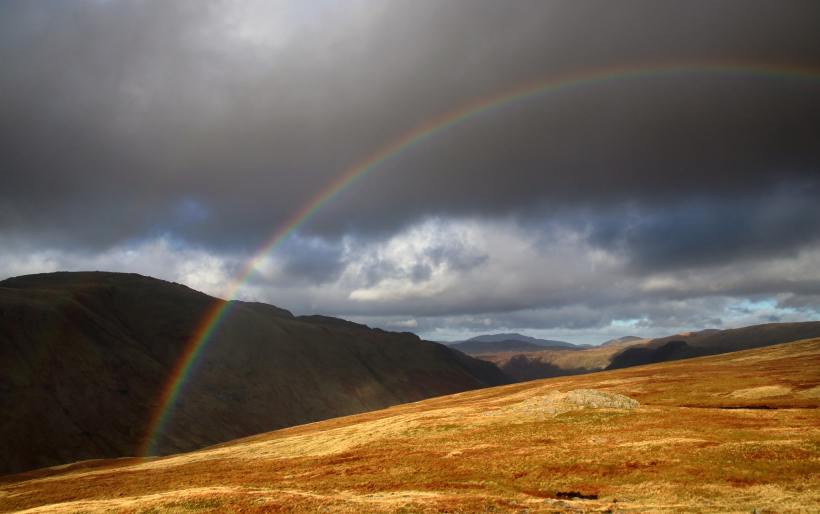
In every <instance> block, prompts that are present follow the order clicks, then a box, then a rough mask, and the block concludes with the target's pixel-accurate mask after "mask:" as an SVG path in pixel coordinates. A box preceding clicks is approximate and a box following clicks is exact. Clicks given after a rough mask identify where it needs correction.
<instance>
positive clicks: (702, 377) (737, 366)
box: [0, 339, 820, 513]
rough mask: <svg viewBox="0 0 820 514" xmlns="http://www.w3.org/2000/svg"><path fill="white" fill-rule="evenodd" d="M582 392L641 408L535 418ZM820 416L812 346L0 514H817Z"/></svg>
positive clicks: (260, 440) (622, 376)
mask: <svg viewBox="0 0 820 514" xmlns="http://www.w3.org/2000/svg"><path fill="white" fill-rule="evenodd" d="M577 389H595V390H597V391H603V392H609V393H619V394H622V395H626V396H627V397H629V398H632V399H635V400H637V401H638V402H639V403H640V404H641V405H640V407H638V408H625V407H626V406H625V407H624V408H610V407H606V406H604V407H603V408H590V404H589V403H587V404H585V405H584V407H585V408H583V409H580V408H575V409H569V408H567V409H557V410H560V411H561V412H559V413H557V414H556V413H551V412H548V411H546V410H545V409H546V408H542V409H541V410H539V406H540V407H544V406H545V405H546V406H547V407H549V408H551V409H552V408H553V407H554V406H555V405H564V406H565V407H566V406H567V405H569V406H572V405H575V406H576V407H580V405H581V404H579V403H577V402H578V401H580V400H577V398H578V395H575V396H572V398H576V403H574V404H573V403H571V402H570V403H561V402H568V401H569V400H567V399H566V398H570V397H568V396H567V395H566V394H565V393H566V392H568V391H570V390H577ZM554 391H559V393H554ZM550 394H552V396H550ZM545 398H546V399H547V400H548V401H547V400H545ZM589 401H592V400H589ZM556 402H558V403H556ZM596 406H598V405H597V404H596ZM818 406H820V339H814V340H807V341H800V342H795V343H789V344H785V345H779V346H775V347H769V348H763V349H757V350H749V351H745V352H737V353H733V354H726V355H721V356H716V357H705V358H700V359H692V360H688V361H679V362H673V363H664V364H659V365H653V366H645V367H640V368H630V369H625V370H618V371H612V372H604V373H598V374H594V375H584V376H578V377H564V378H559V379H550V380H540V381H535V382H528V383H524V384H516V385H512V386H506V387H500V388H493V389H485V390H481V391H473V392H469V393H462V394H459V395H453V396H449V397H443V398H436V399H433V400H427V401H424V402H419V403H416V404H409V405H403V406H399V407H394V408H391V409H387V410H383V411H378V412H372V413H368V414H363V415H358V416H350V417H347V418H339V419H335V420H330V421H326V422H322V423H315V424H312V425H305V426H301V427H294V428H290V429H287V430H281V431H278V432H272V433H268V434H263V435H259V436H255V437H252V438H247V439H243V440H239V441H233V442H231V443H226V444H223V445H220V446H216V447H212V448H209V449H205V450H201V451H197V452H193V453H189V454H181V455H175V456H170V457H165V458H158V459H150V460H140V459H119V460H112V461H96V462H86V463H78V464H75V465H70V466H63V467H60V468H50V469H46V470H40V471H37V472H32V473H28V474H24V475H17V476H13V477H6V478H3V479H0V512H60V513H63V512H64V513H74V512H88V513H97V512H106V513H136V512H146V513H148V512H154V513H166V512H167V513H171V512H179V513H189V512H195V513H207V512H247V513H255V512H260V513H261V512H320V513H321V512H337V513H354V512H397V513H398V512H404V513H420V512H455V511H458V512H460V513H465V512H486V511H490V512H526V511H528V512H530V513H536V512H573V511H575V512H577V511H579V510H583V511H585V512H607V511H609V512H617V511H621V512H624V513H632V512H647V513H649V512H715V513H717V512H721V513H726V512H738V513H741V512H743V513H750V512H752V510H753V509H755V508H758V509H761V511H762V512H773V513H774V512H777V513H791V512H795V513H797V512H820V409H818V408H817V407H818ZM598 407H600V406H598ZM553 410H555V409H553ZM576 495H578V496H585V497H587V498H592V497H597V499H583V500H582V499H578V500H573V499H571V498H572V497H573V496H576ZM566 497H569V498H566ZM559 499H560V501H561V502H563V504H562V503H558V501H559ZM618 499H622V500H633V501H617V502H615V501H614V500H618ZM325 509H326V510H325Z"/></svg>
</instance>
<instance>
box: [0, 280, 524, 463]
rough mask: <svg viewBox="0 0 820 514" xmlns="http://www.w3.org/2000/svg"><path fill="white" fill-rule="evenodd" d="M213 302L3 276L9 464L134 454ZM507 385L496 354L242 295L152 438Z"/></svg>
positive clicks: (175, 290)
mask: <svg viewBox="0 0 820 514" xmlns="http://www.w3.org/2000/svg"><path fill="white" fill-rule="evenodd" d="M215 302H221V300H217V299H215V298H212V297H210V296H208V295H205V294H203V293H200V292H197V291H194V290H192V289H190V288H188V287H185V286H182V285H179V284H173V283H169V282H164V281H161V280H156V279H152V278H148V277H143V276H139V275H134V274H119V273H99V272H93V273H91V272H89V273H50V274H42V275H31V276H24V277H16V278H12V279H7V280H4V281H2V282H0V455H3V458H2V459H0V474H8V473H15V472H21V471H25V470H29V469H35V468H40V467H44V466H52V465H57V464H63V463H68V462H74V461H77V460H84V459H93V458H110V457H122V456H128V455H134V454H135V452H136V451H138V448H139V447H140V445H141V444H142V443H143V442H144V440H145V437H146V430H147V428H148V426H147V424H148V422H149V420H150V419H151V418H152V416H153V415H154V414H155V413H156V411H157V408H158V407H159V406H158V405H157V401H158V398H159V397H160V393H161V391H162V390H163V388H164V387H165V386H166V383H167V381H168V377H169V373H170V371H171V369H172V367H173V366H174V365H175V364H176V363H177V361H178V360H179V357H180V355H181V353H182V351H183V349H184V348H185V347H186V346H187V345H188V343H189V341H190V340H191V339H192V338H193V336H194V334H195V332H196V330H197V327H198V326H199V325H200V323H201V322H202V320H203V317H204V316H205V314H206V313H207V312H208V310H209V309H210V308H211V307H212V306H213V305H214V303H215ZM510 382H511V380H510V379H509V378H508V377H506V376H505V375H504V374H503V373H501V372H500V371H499V370H498V369H497V368H496V367H495V366H494V365H493V364H491V363H488V362H484V361H479V360H476V359H473V358H471V357H468V356H466V355H464V354H461V353H459V352H457V351H454V350H452V349H449V348H447V347H445V346H443V345H440V344H437V343H432V342H428V341H421V340H419V339H418V338H417V337H416V336H415V335H413V334H408V333H404V334H396V333H391V332H385V331H381V330H373V329H369V328H367V327H366V326H364V325H358V324H355V323H350V322H346V321H343V320H337V319H334V318H327V317H323V316H308V317H298V318H296V317H294V316H293V315H291V313H290V312H288V311H286V310H284V309H279V308H277V307H274V306H271V305H265V304H260V303H247V302H234V305H233V306H232V310H231V311H230V313H229V315H228V316H227V317H226V318H225V320H224V322H223V323H222V324H221V325H220V327H219V328H218V330H217V331H216V333H215V334H214V336H213V338H212V340H211V342H210V343H209V345H208V346H207V347H206V348H205V349H204V351H203V352H202V353H201V355H200V357H199V359H198V361H197V364H196V365H195V366H194V371H193V372H192V373H191V374H190V376H188V377H187V380H186V382H185V385H184V388H183V394H182V395H181V396H180V400H179V401H178V402H177V403H176V404H175V406H174V408H173V409H172V411H171V413H170V415H169V416H168V418H167V420H168V421H167V425H166V429H165V430H164V431H163V433H162V436H161V437H160V438H159V440H158V441H157V445H156V448H157V451H158V453H159V454H168V453H176V452H180V451H190V450H193V449H196V448H202V447H204V446H208V445H212V444H216V443H219V442H222V441H227V440H231V439H235V438H237V437H244V436H248V435H251V434H256V433H260V432H266V431H270V430H274V429H278V428H284V427H289V426H294V425H299V424H303V423H310V422H314V421H319V420H324V419H328V418H332V417H337V416H344V415H349V414H354V413H359V412H366V411H371V410H374V409H383V408H386V407H389V406H391V405H397V404H400V403H405V402H414V401H418V400H423V399H426V398H431V397H434V396H440V395H445V394H451V393H456V392H461V391H467V390H471V389H477V388H482V387H486V386H490V385H499V384H504V383H510Z"/></svg>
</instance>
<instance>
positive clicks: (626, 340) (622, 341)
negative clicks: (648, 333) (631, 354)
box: [600, 336, 648, 348]
mask: <svg viewBox="0 0 820 514" xmlns="http://www.w3.org/2000/svg"><path fill="white" fill-rule="evenodd" d="M638 341H648V339H643V338H640V337H635V336H624V337H619V338H618V339H610V340H609V341H607V342H605V343H601V346H600V348H609V347H613V346H625V345H628V344H631V343H636V342H638Z"/></svg>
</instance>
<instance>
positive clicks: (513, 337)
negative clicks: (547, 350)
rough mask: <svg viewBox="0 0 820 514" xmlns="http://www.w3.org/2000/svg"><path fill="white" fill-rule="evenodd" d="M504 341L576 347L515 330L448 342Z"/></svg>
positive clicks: (449, 344)
mask: <svg viewBox="0 0 820 514" xmlns="http://www.w3.org/2000/svg"><path fill="white" fill-rule="evenodd" d="M502 341H523V342H525V343H532V344H534V345H537V346H567V347H573V348H574V347H576V346H577V345H574V344H572V343H567V342H566V341H552V340H550V339H538V338H537V337H530V336H524V335H521V334H516V333H515V332H512V333H509V334H487V335H481V336H475V337H471V338H470V339H465V340H464V341H453V342H449V343H446V344H447V345H448V346H454V345H456V344H460V343H466V342H480V343H500V342H502Z"/></svg>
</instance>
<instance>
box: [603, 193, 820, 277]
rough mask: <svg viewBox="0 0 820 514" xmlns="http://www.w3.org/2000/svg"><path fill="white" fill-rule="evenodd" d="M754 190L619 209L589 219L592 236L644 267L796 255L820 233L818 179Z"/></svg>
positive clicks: (659, 268) (634, 265) (819, 238)
mask: <svg viewBox="0 0 820 514" xmlns="http://www.w3.org/2000/svg"><path fill="white" fill-rule="evenodd" d="M755 193H756V194H747V195H743V196H740V195H736V196H729V197H717V198H704V197H697V198H694V199H685V200H683V201H677V202H668V204H667V205H659V206H656V207H655V208H654V209H652V210H644V211H643V212H635V211H630V210H629V209H625V210H622V211H620V212H614V213H611V214H610V215H608V216H603V217H600V218H598V219H596V220H595V221H594V222H593V223H592V230H591V235H590V242H591V243H592V244H593V245H596V246H600V247H603V248H607V249H610V250H613V251H620V252H623V253H624V254H625V255H627V256H628V257H629V259H630V261H631V263H632V268H633V271H636V272H639V273H647V272H658V271H667V270H674V269H682V268H693V267H695V268H696V267H707V266H717V265H725V264H729V263H740V262H743V261H745V260H753V259H762V258H774V257H785V256H793V255H794V254H795V253H796V252H797V251H799V250H800V249H801V248H805V247H808V246H811V245H813V244H816V243H817V242H818V241H820V203H818V202H817V198H820V183H818V182H803V183H799V184H795V183H792V184H788V185H782V186H781V187H779V188H776V189H775V190H774V191H766V192H759V191H758V192H755Z"/></svg>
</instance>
